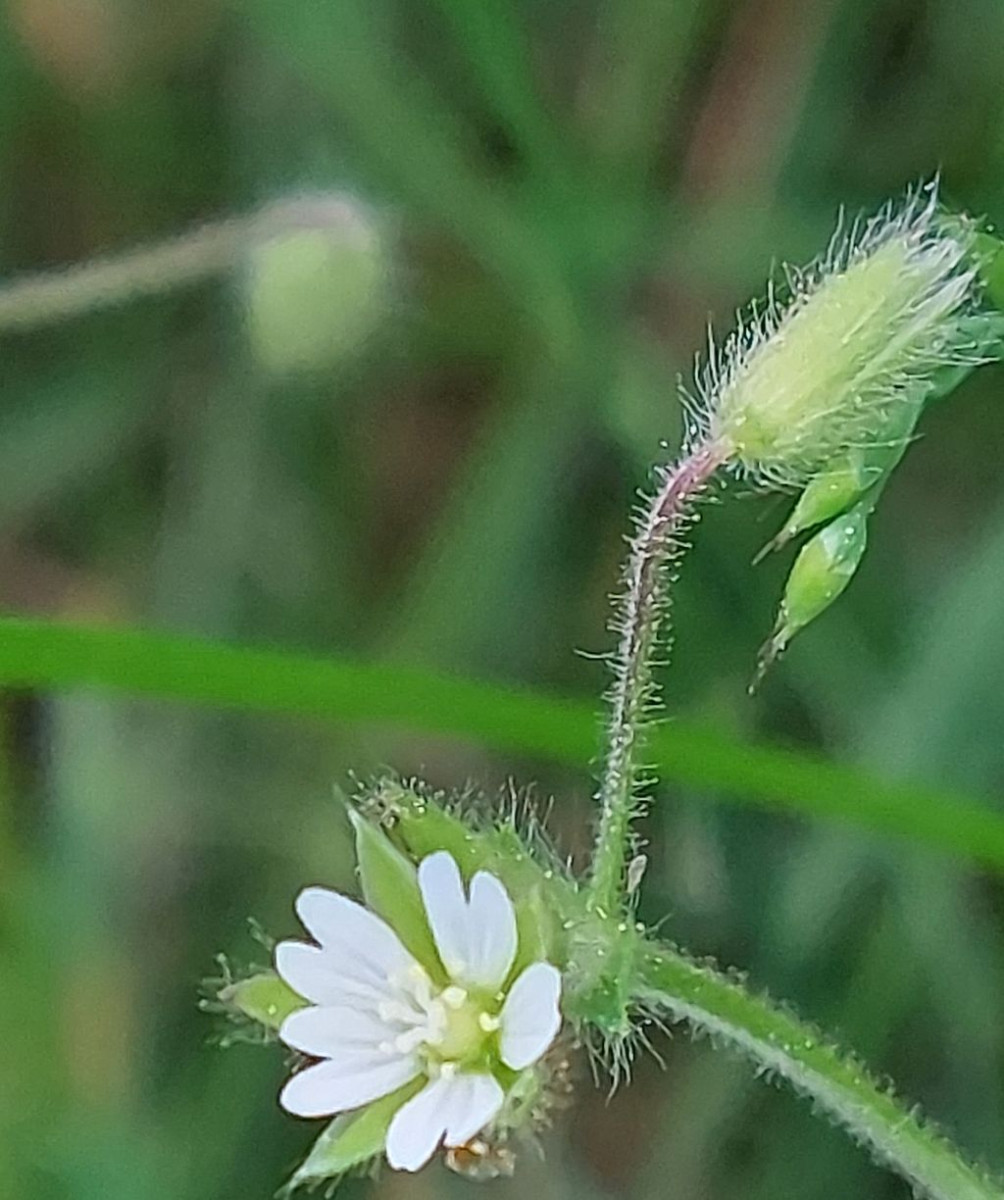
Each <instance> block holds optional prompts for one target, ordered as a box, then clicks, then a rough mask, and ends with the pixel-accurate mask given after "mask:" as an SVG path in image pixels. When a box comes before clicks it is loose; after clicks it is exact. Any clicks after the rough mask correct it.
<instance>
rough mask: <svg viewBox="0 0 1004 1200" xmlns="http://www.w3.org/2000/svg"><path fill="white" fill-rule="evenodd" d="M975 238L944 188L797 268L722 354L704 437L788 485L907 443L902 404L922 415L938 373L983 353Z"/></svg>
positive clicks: (714, 357)
mask: <svg viewBox="0 0 1004 1200" xmlns="http://www.w3.org/2000/svg"><path fill="white" fill-rule="evenodd" d="M975 236H976V234H975V231H974V229H973V227H972V226H971V224H970V223H969V222H967V221H965V220H963V219H961V218H949V217H947V216H946V215H944V214H943V213H941V212H940V210H939V209H938V207H937V197H936V191H935V187H934V186H933V185H932V186H930V187H928V188H926V189H924V191H922V192H920V193H918V194H916V195H915V196H913V197H912V198H911V199H910V200H909V201H908V203H907V204H906V206H905V207H904V208H903V209H902V210H901V211H893V210H891V209H887V210H884V211H882V212H881V213H879V215H878V216H876V217H874V218H873V219H872V220H870V221H868V222H866V223H863V224H861V225H858V226H855V228H854V229H853V230H852V231H851V232H850V233H849V234H847V235H841V234H840V233H839V232H838V234H837V235H836V237H835V238H834V240H833V243H832V244H831V247H830V250H829V252H828V253H827V254H826V255H825V256H824V257H823V258H822V259H821V260H820V261H819V262H817V263H815V264H812V265H811V266H809V267H808V268H806V269H805V270H800V271H798V270H789V271H788V272H787V278H788V290H789V293H790V295H789V296H788V298H787V299H786V300H780V299H778V297H777V296H776V295H775V294H774V293H773V292H771V293H770V294H769V296H768V300H767V303H766V305H765V306H763V307H759V308H757V307H755V308H754V309H753V310H752V313H751V316H750V319H749V320H747V321H746V322H745V323H743V324H742V325H741V326H740V328H739V329H738V330H736V331H735V332H734V333H733V334H732V335H731V336H730V337H729V338H728V340H727V341H726V342H725V344H724V346H723V347H722V348H721V349H720V350H717V349H715V348H714V347H713V348H712V351H711V354H710V357H709V361H708V364H707V366H706V368H705V371H704V375H703V378H702V380H701V392H702V402H701V408H702V409H703V410H704V411H703V416H702V417H701V426H702V428H701V430H700V433H701V435H702V437H703V438H704V439H707V440H710V441H712V442H713V443H715V444H716V445H718V446H720V447H721V448H722V449H723V451H724V452H725V453H727V454H728V455H729V456H730V459H731V461H732V463H733V464H734V465H736V466H738V467H740V468H742V469H744V470H746V471H748V472H751V473H754V474H755V475H759V476H761V477H765V478H768V479H778V480H780V481H781V482H784V483H798V482H802V481H804V480H806V479H811V478H812V477H813V476H815V475H816V474H818V473H819V472H821V471H823V470H825V469H827V468H828V467H829V465H830V464H831V463H832V462H833V461H834V460H835V459H836V458H837V457H838V456H839V455H842V454H845V453H847V452H849V451H851V450H853V449H855V448H863V447H868V446H873V445H876V444H881V443H890V442H892V443H898V444H902V442H903V441H904V439H905V438H906V437H907V436H908V435H909V430H908V429H907V432H906V433H904V432H903V425H904V422H903V421H902V419H901V410H902V408H903V406H904V405H906V406H907V407H909V408H911V409H914V408H915V406H916V402H917V398H918V395H920V396H923V395H924V394H925V393H926V391H927V388H928V386H929V384H930V381H931V380H932V379H933V378H934V376H935V375H936V373H937V372H938V371H939V370H941V369H942V368H944V367H946V366H952V365H956V364H958V363H966V362H972V361H973V360H974V359H978V357H979V355H980V353H981V348H980V347H979V346H978V345H976V344H974V342H973V340H972V336H971V326H970V324H969V319H970V318H971V316H972V314H973V312H974V308H975V299H976V292H977V264H976V259H975V255H974V253H973V250H974V240H975ZM907 424H909V423H907Z"/></svg>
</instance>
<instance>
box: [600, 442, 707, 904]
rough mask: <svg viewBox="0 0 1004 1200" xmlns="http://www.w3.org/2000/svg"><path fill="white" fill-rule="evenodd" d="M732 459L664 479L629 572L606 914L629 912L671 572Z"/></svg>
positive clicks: (702, 462)
mask: <svg viewBox="0 0 1004 1200" xmlns="http://www.w3.org/2000/svg"><path fill="white" fill-rule="evenodd" d="M726 457H727V455H726V453H725V451H724V450H723V449H722V448H721V447H720V446H718V445H702V446H698V447H697V448H696V449H695V450H693V451H691V453H690V454H688V455H687V457H686V458H684V459H682V460H681V461H680V462H679V463H677V464H676V465H675V466H673V467H669V468H665V469H664V470H663V472H662V478H661V481H660V486H659V490H658V491H657V493H656V495H655V496H654V497H653V498H652V501H651V502H650V503H649V505H648V507H647V509H646V510H645V513H644V515H643V517H642V520H641V522H640V524H639V526H638V530H637V532H636V533H635V535H634V537H633V538H632V539H631V549H630V552H629V555H628V559H627V564H626V567H625V571H624V587H625V590H624V595H623V596H622V598H621V600H620V601H619V605H618V609H617V612H616V614H615V617H614V622H613V628H614V629H615V630H617V632H619V634H620V644H619V645H618V647H617V652H616V655H615V657H614V683H613V687H612V689H611V691H610V704H611V711H610V723H609V726H608V729H607V737H606V746H607V750H606V758H605V760H604V764H603V773H602V776H601V779H600V787H599V791H598V793H597V799H598V801H599V804H600V827H599V833H598V835H597V839H596V850H595V853H594V856H593V868H592V880H591V883H590V896H591V901H592V903H593V905H594V906H595V907H596V908H597V909H602V910H604V911H605V912H607V913H613V912H615V911H617V910H618V909H619V908H620V907H622V905H623V896H624V893H625V872H626V867H627V862H628V857H629V853H630V851H631V845H632V839H631V821H632V819H633V818H634V817H635V816H637V815H638V811H639V807H640V806H639V803H638V784H639V772H640V770H641V764H640V763H639V761H638V758H639V753H640V751H641V748H642V744H643V741H644V733H645V729H646V727H647V725H648V723H649V716H650V713H651V710H652V707H653V705H654V703H655V701H656V699H657V697H656V690H657V689H656V685H655V682H654V680H653V677H652V658H653V654H654V651H655V649H656V645H657V643H658V639H659V631H660V627H661V625H662V622H663V618H664V616H665V613H666V609H667V607H668V603H669V594H668V581H667V578H666V567H667V565H668V564H669V563H670V562H671V561H672V560H673V559H674V557H675V556H676V555H677V554H678V553H679V552H680V551H681V549H682V544H681V542H680V540H679V535H680V533H681V530H682V528H683V527H684V526H685V524H686V522H687V520H688V518H689V516H690V512H691V504H692V502H693V501H694V499H695V498H696V497H697V496H698V495H699V494H700V493H701V492H702V491H703V489H704V487H705V485H706V484H707V483H708V481H709V479H710V478H711V477H712V475H714V473H715V471H716V470H717V469H718V468H719V466H721V465H722V463H723V462H724V461H725V459H726Z"/></svg>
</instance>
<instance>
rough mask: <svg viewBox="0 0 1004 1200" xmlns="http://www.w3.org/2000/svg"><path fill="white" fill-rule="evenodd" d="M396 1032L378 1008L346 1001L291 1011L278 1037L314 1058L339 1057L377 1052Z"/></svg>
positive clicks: (372, 1054) (374, 1053)
mask: <svg viewBox="0 0 1004 1200" xmlns="http://www.w3.org/2000/svg"><path fill="white" fill-rule="evenodd" d="M395 1033H396V1030H395V1029H393V1028H392V1027H390V1026H389V1025H388V1024H387V1022H385V1021H382V1020H381V1019H380V1017H379V1016H378V1015H377V1014H376V1013H375V1012H367V1011H365V1010H363V1009H359V1008H352V1007H346V1006H344V1005H343V1006H339V1007H325V1008H301V1009H299V1010H298V1011H297V1012H295V1013H291V1014H290V1015H289V1016H288V1017H287V1018H286V1019H285V1021H283V1023H282V1027H281V1028H280V1030H279V1037H280V1039H281V1040H282V1041H283V1042H285V1043H286V1045H287V1046H291V1047H292V1048H293V1049H294V1050H299V1051H300V1052H301V1053H302V1054H309V1055H311V1057H313V1058H338V1057H339V1056H340V1055H346V1054H352V1053H356V1054H358V1053H359V1052H365V1053H368V1054H370V1055H371V1056H374V1055H376V1054H377V1052H378V1051H379V1049H380V1047H381V1046H383V1045H385V1044H387V1043H388V1042H389V1041H391V1040H392V1039H393V1038H394V1036H395ZM384 1053H386V1052H384Z"/></svg>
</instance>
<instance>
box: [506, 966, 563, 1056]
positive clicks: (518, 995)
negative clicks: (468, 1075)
mask: <svg viewBox="0 0 1004 1200" xmlns="http://www.w3.org/2000/svg"><path fill="white" fill-rule="evenodd" d="M560 999H561V973H560V971H558V969H557V967H553V966H551V964H550V963H546V962H538V963H533V964H532V966H529V967H527V968H526V970H525V971H523V972H522V974H521V975H520V976H519V978H518V979H517V980H516V982H515V983H514V984H513V985H512V987H511V988H510V989H509V995H508V996H507V997H506V1001H505V1004H504V1005H503V1006H502V1012H501V1014H500V1020H501V1029H500V1032H499V1053H500V1054H501V1056H502V1061H503V1062H504V1063H505V1064H506V1065H507V1066H509V1067H512V1069H513V1070H514V1071H521V1070H522V1069H523V1068H524V1067H528V1066H530V1064H531V1063H534V1062H536V1061H537V1059H538V1058H540V1056H541V1055H542V1054H543V1053H544V1052H545V1050H547V1048H548V1046H550V1044H551V1043H552V1042H553V1041H554V1039H555V1038H556V1037H557V1035H558V1030H559V1029H560V1028H561V1010H560V1008H559V1001H560Z"/></svg>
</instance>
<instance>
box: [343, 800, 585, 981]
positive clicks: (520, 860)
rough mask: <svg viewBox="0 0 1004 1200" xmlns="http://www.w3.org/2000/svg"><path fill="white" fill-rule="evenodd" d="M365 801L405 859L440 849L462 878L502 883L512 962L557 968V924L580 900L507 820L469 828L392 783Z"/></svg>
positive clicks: (560, 954) (570, 918)
mask: <svg viewBox="0 0 1004 1200" xmlns="http://www.w3.org/2000/svg"><path fill="white" fill-rule="evenodd" d="M365 802H366V803H371V804H374V805H375V806H376V807H377V808H378V811H379V812H380V814H381V819H382V820H383V821H384V822H385V823H386V825H387V828H388V835H387V836H388V838H389V839H392V840H393V842H394V844H395V845H396V846H399V847H401V849H402V851H403V852H404V856H405V857H406V860H407V859H411V860H413V861H415V862H420V861H421V860H422V859H423V858H425V857H426V856H427V855H429V854H434V853H436V851H439V850H446V851H447V852H448V853H449V854H451V855H452V856H453V857H454V859H455V860H456V862H457V865H458V866H459V867H460V873H461V875H462V876H463V877H464V879H465V880H467V881H470V879H471V878H472V877H473V876H474V874H475V873H476V872H477V871H482V870H484V871H490V872H491V873H492V874H493V875H495V876H496V877H497V878H498V879H499V880H500V881H501V882H502V884H503V885H504V886H505V889H506V891H507V892H508V893H509V896H510V898H511V900H512V902H513V907H514V908H515V910H516V926H517V930H518V933H519V950H518V952H517V960H516V961H517V964H522V965H524V966H526V965H529V963H530V962H536V961H539V960H541V959H544V960H546V961H548V962H550V963H553V964H554V965H555V966H557V967H559V968H560V967H562V966H563V964H564V962H565V959H566V955H565V953H564V950H563V936H562V926H563V925H564V924H565V923H572V922H574V921H575V920H577V919H578V918H579V917H580V916H581V913H582V909H583V900H582V897H581V895H580V894H579V893H578V891H577V889H576V887H575V884H574V882H573V881H572V880H570V879H569V878H568V877H567V876H565V875H564V874H562V873H561V872H560V871H559V870H557V869H555V868H552V867H547V866H544V865H543V864H542V863H541V862H540V861H539V860H538V859H537V858H536V857H535V856H534V855H533V854H531V853H530V851H529V850H528V848H527V846H526V844H525V842H524V841H523V839H522V838H521V836H520V834H519V832H518V831H517V829H516V828H515V827H514V825H513V823H512V822H511V821H506V822H504V823H503V824H501V825H499V826H490V827H486V828H481V829H479V828H476V827H475V828H471V826H470V825H469V824H468V823H467V822H466V821H465V820H464V819H463V818H461V817H460V816H458V815H456V814H455V813H453V812H451V811H449V810H448V809H447V808H445V807H444V806H443V805H442V804H439V803H437V802H436V801H435V800H433V799H431V798H430V797H428V796H425V795H422V794H420V793H418V792H416V791H415V790H413V789H411V788H408V787H406V786H404V785H402V784H400V783H398V782H397V781H396V780H392V779H386V780H381V781H380V783H379V784H378V785H377V787H376V789H375V791H374V793H373V794H372V796H371V797H370V798H369V799H368V800H367V801H365ZM528 954H532V956H533V957H529V958H528V957H526V956H527V955H528ZM513 978H515V976H513Z"/></svg>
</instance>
